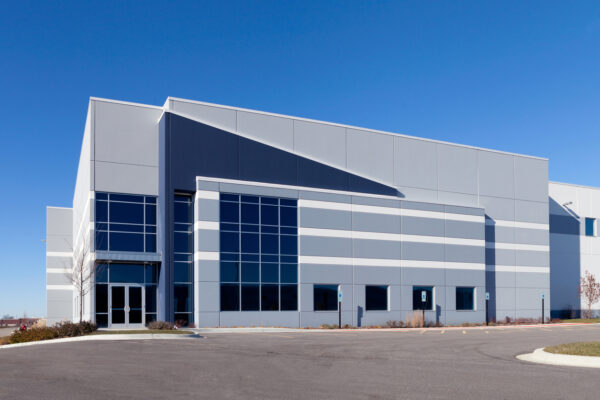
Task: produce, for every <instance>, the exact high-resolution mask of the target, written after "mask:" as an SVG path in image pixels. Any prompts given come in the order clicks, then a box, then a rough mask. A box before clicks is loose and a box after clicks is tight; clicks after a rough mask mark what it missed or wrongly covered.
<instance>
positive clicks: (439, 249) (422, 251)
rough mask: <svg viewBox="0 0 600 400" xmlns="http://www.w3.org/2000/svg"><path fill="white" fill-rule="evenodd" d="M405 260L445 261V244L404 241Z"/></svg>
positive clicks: (403, 252) (403, 256)
mask: <svg viewBox="0 0 600 400" xmlns="http://www.w3.org/2000/svg"><path fill="white" fill-rule="evenodd" d="M402 259H403V260H421V261H444V245H443V244H437V243H411V242H402Z"/></svg>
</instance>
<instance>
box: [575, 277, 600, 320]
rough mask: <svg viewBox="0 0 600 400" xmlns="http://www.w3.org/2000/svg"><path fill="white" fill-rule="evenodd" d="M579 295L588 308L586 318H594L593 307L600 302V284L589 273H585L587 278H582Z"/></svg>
mask: <svg viewBox="0 0 600 400" xmlns="http://www.w3.org/2000/svg"><path fill="white" fill-rule="evenodd" d="M579 294H580V295H581V297H582V299H583V301H584V302H585V304H586V306H587V310H586V315H585V317H586V318H592V305H593V304H594V303H596V302H597V301H598V300H600V282H598V281H596V277H595V276H594V274H591V273H590V272H589V271H585V276H583V277H582V278H581V282H580V283H579Z"/></svg>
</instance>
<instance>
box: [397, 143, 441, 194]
mask: <svg viewBox="0 0 600 400" xmlns="http://www.w3.org/2000/svg"><path fill="white" fill-rule="evenodd" d="M394 181H395V184H396V186H399V187H400V186H407V187H414V188H422V189H432V190H437V185H438V173H437V150H436V144H435V143H433V142H428V141H424V140H417V139H410V138H404V137H395V138H394Z"/></svg>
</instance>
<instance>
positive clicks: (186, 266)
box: [173, 262, 192, 283]
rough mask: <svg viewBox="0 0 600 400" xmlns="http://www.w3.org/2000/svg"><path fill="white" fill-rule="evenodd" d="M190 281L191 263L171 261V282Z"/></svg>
mask: <svg viewBox="0 0 600 400" xmlns="http://www.w3.org/2000/svg"><path fill="white" fill-rule="evenodd" d="M191 281H192V263H187V262H174V263H173V282H177V283H185V282H191Z"/></svg>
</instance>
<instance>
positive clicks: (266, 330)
mask: <svg viewBox="0 0 600 400" xmlns="http://www.w3.org/2000/svg"><path fill="white" fill-rule="evenodd" d="M572 326H597V327H600V323H598V324H586V323H573V324H569V323H561V324H543V325H542V324H534V325H495V326H485V325H483V326H445V327H444V326H442V327H431V328H354V329H321V328H276V327H254V328H186V329H188V330H191V331H193V332H196V333H198V334H204V333H323V332H338V333H339V332H353V333H356V332H415V331H423V330H424V331H454V330H505V329H524V328H527V329H530V328H554V327H572Z"/></svg>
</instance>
